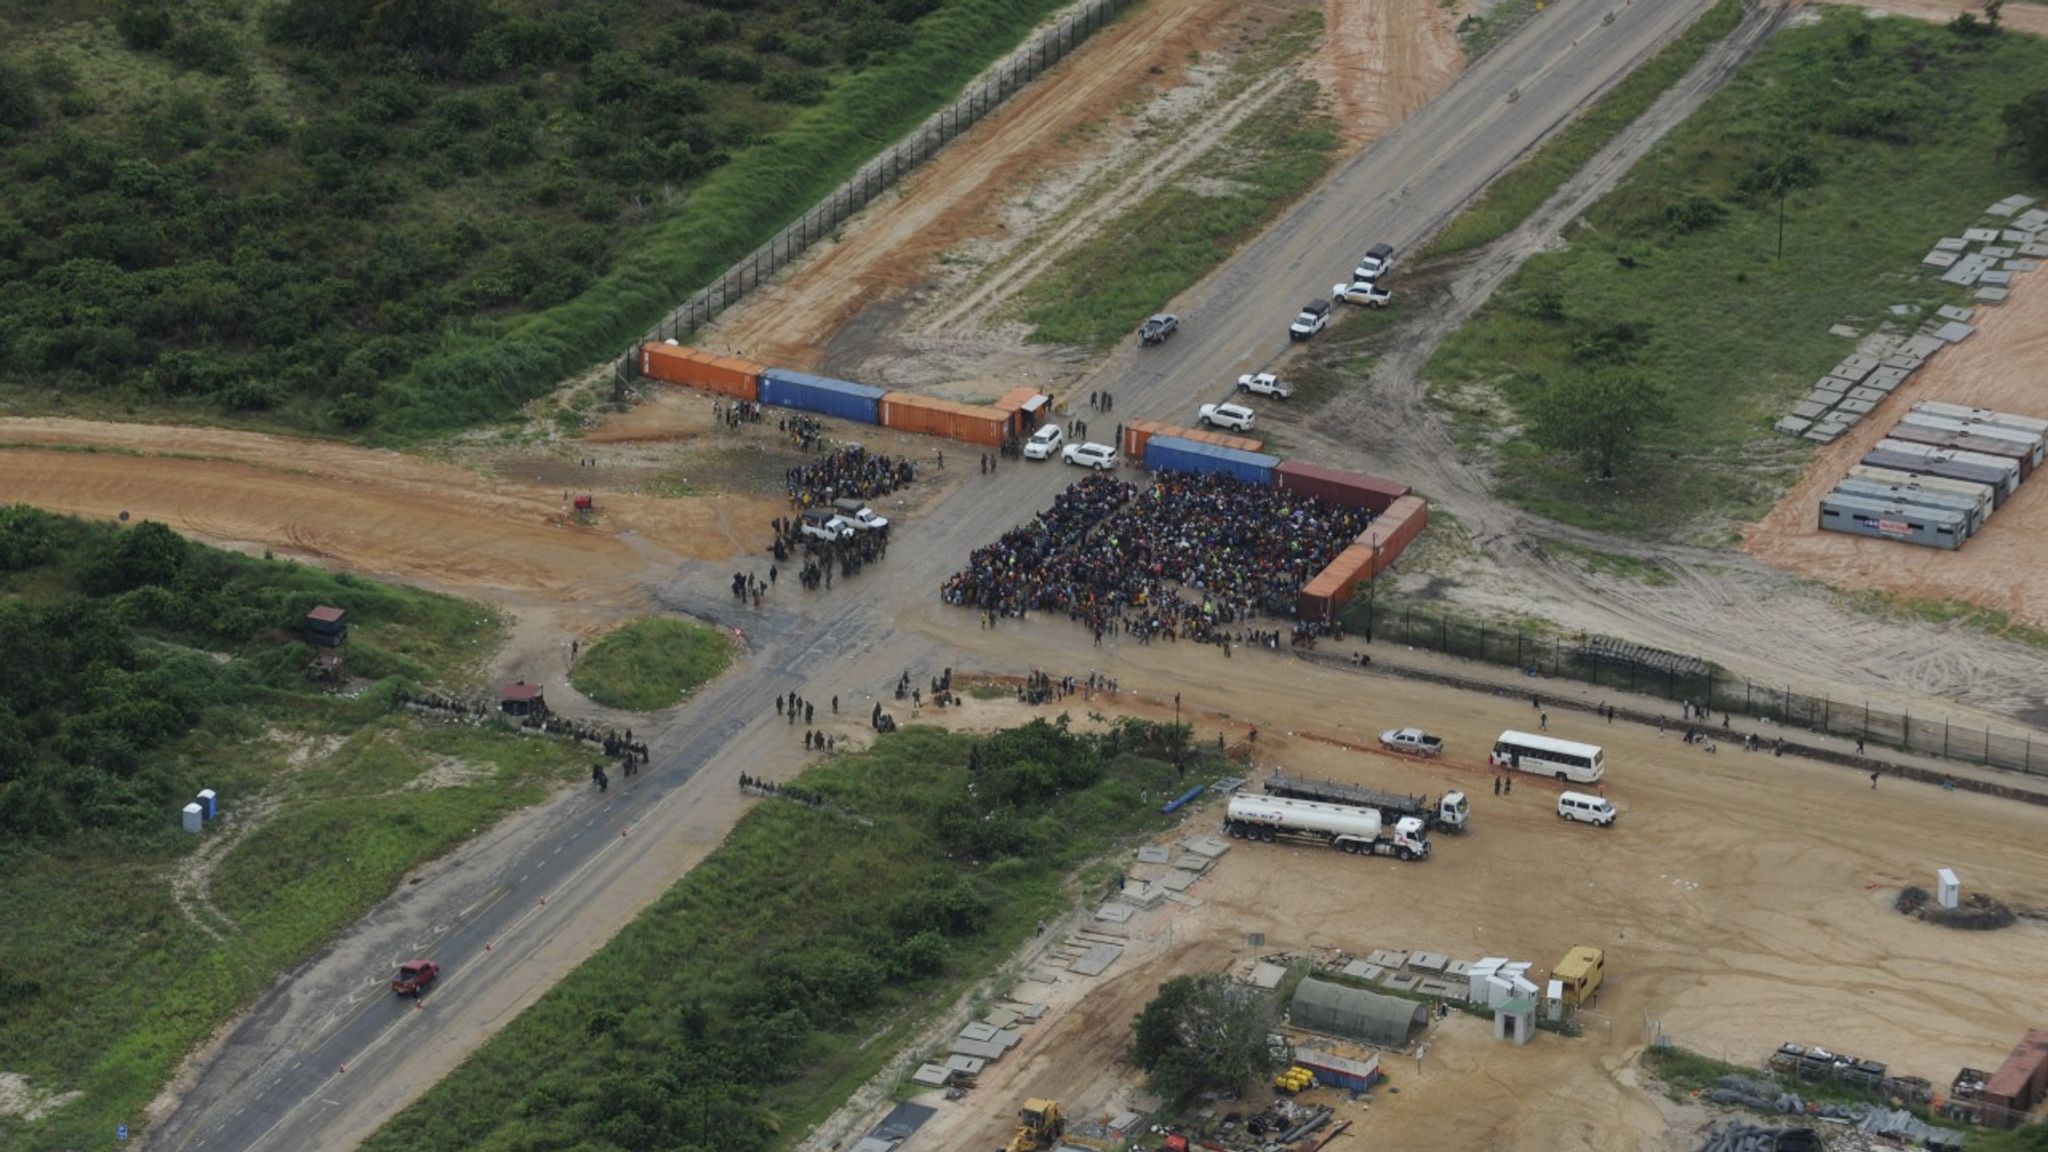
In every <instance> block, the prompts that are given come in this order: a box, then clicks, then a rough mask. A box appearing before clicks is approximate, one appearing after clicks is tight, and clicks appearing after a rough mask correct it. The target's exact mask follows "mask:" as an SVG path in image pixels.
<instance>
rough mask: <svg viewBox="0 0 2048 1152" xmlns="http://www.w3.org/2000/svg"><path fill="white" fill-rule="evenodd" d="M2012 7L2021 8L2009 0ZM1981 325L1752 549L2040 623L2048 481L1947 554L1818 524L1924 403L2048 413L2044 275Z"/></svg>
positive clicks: (1830, 457) (1778, 511) (1802, 487)
mask: <svg viewBox="0 0 2048 1152" xmlns="http://www.w3.org/2000/svg"><path fill="white" fill-rule="evenodd" d="M2014 7H2018V6H2017V5H2015V6H2014ZM1971 322H1972V323H1974V324H1975V325H1976V326H1977V334H1976V335H1974V336H1972V337H1970V338H1969V339H1968V340H1966V341H1964V342H1963V343H1961V344H1958V345H1955V346H1953V347H1949V348H1945V349H1943V350H1942V351H1941V352H1940V353H1939V354H1938V355H1936V356H1935V358H1934V359H1933V360H1932V361H1930V362H1929V363H1928V364H1927V366H1926V367H1925V368H1923V369H1921V370H1920V371H1919V372H1918V373H1916V374H1915V375H1914V377H1913V379H1912V380H1911V382H1909V383H1908V384H1907V385H1906V386H1905V387H1904V388H1901V389H1900V390H1899V391H1898V392H1897V393H1896V395H1895V396H1894V397H1893V398H1892V399H1891V400H1890V401H1888V402H1887V403H1886V404H1885V405H1884V406H1883V407H1882V408H1880V409H1878V411H1876V412H1874V413H1872V414H1871V416H1872V418H1871V419H1868V420H1865V421H1863V422H1862V423H1861V424H1859V425H1857V426H1856V427H1855V428H1853V429H1851V430H1850V432H1849V434H1848V435H1846V436H1844V437H1842V438H1841V439H1840V440H1837V441H1835V442H1834V443H1833V444H1830V445H1828V446H1827V447H1826V448H1823V449H1822V450H1821V451H1820V452H1819V453H1818V454H1817V455H1815V456H1814V458H1813V462H1812V463H1811V464H1810V465H1808V466H1807V469H1806V474H1805V475H1804V476H1803V477H1801V478H1800V481H1799V484H1798V485H1797V486H1796V487H1794V488H1793V489H1792V491H1790V492H1789V493H1787V494H1786V496H1785V498H1784V499H1783V500H1781V501H1779V502H1778V506H1777V507H1775V508H1773V509H1772V510H1771V513H1770V515H1768V516H1766V517H1765V518H1764V519H1763V520H1762V521H1761V522H1759V523H1758V524H1757V525H1756V526H1755V528H1754V529H1752V530H1751V531H1750V533H1749V536H1748V540H1747V547H1748V550H1749V552H1750V554H1751V555H1754V556H1756V557H1757V558H1758V559H1761V560H1764V561H1767V562H1769V563H1771V564H1775V565H1777V566H1778V567H1781V568H1784V569H1787V570H1788V571H1792V572H1796V573H1798V574H1800V575H1801V576H1809V577H1812V578H1813V579H1816V580H1824V581H1826V582H1828V583H1830V584H1836V585H1840V586H1843V587H1849V588H1879V589H1883V590H1884V591H1887V592H1895V593H1899V594H1901V595H1906V596H1916V597H1925V598H1928V599H1933V600H1967V601H1969V602H1970V603H1973V604H1981V605H1983V606H1985V607H1987V608H1995V609H1997V610H1999V611H2001V612H2005V613H2007V614H2009V615H2010V616H2012V617H2013V618H2014V619H2015V620H2023V621H2025V622H2027V623H2029V624H2032V625H2034V626H2036V627H2048V580H2044V579H2041V578H2040V577H2039V576H2038V574H2039V573H2040V572H2042V571H2043V570H2044V569H2048V484H2042V483H2039V482H2038V481H2030V482H2028V483H2025V484H2022V485H2020V490H2019V492H2018V494H2016V495H2014V496H2013V497H2012V498H2011V499H2010V500H2007V501H2006V502H2005V506H2004V507H2002V508H2000V509H1999V510H1998V511H1997V512H1995V513H1993V514H1992V516H1991V518H1990V519H1988V520H1986V521H1985V522H1984V527H1983V529H1982V530H1981V531H1979V532H1978V533H1977V535H1975V536H1973V537H1971V538H1970V539H1969V540H1968V541H1967V542H1965V543H1964V545H1963V547H1962V548H1961V549H1959V550H1957V551H1954V552H1944V551H1941V550H1939V549H1934V548H1916V547H1913V546H1911V545H1905V544H1895V543H1892V542H1890V541H1885V540H1866V539H1863V538H1861V537H1856V536H1846V535H1843V534H1841V533H1839V532H1823V531H1821V530H1820V529H1819V528H1818V527H1816V524H1817V523H1818V521H1819V518H1820V501H1821V498H1822V497H1824V496H1826V495H1827V494H1828V492H1829V491H1831V490H1833V488H1834V486H1835V484H1836V483H1837V482H1838V481H1840V480H1841V478H1842V477H1843V476H1845V475H1847V474H1848V472H1849V469H1850V468H1851V467H1852V466H1853V465H1854V464H1855V463H1856V462H1857V461H1858V460H1860V459H1862V458H1863V455H1864V453H1866V452H1869V451H1870V450H1871V449H1872V448H1873V447H1875V446H1876V444H1877V442H1878V441H1879V440H1881V439H1883V438H1884V436H1885V435H1886V434H1887V433H1888V432H1889V431H1890V430H1891V427H1892V425H1894V424H1896V423H1897V422H1898V420H1899V417H1901V416H1903V415H1905V413H1906V412H1907V411H1908V410H1909V409H1910V408H1911V407H1912V405H1913V404H1914V403H1915V402H1916V401H1920V400H1941V401H1945V402H1947V403H1951V404H1968V405H1970V406H1972V407H1976V408H1991V409H1996V410H1999V411H2003V412H2013V413H2017V414H2020V415H2023V416H2044V417H2048V395H2044V394H2043V393H2042V390H2041V381H2042V380H2043V379H2044V378H2048V282H2044V281H2043V279H2042V277H2041V276H2040V275H2039V274H2036V275H2033V276H2021V277H2020V278H2019V280H2018V282H2017V283H2016V284H2015V285H2014V287H2013V293H2012V296H2011V298H2010V299H2008V300H2007V301H2006V302H2005V303H2004V304H2002V305H2000V306H1998V307H1995V308H1979V309H1978V310H1977V314H1976V315H1975V316H1974V317H1972V320H1971Z"/></svg>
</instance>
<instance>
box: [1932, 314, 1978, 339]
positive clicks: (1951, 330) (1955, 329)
mask: <svg viewBox="0 0 2048 1152" xmlns="http://www.w3.org/2000/svg"><path fill="white" fill-rule="evenodd" d="M1976 331H1977V330H1976V329H1975V328H1972V327H1971V326H1970V325H1968V324H1965V323H1963V322H1962V321H1961V320H1951V321H1949V322H1948V323H1946V324H1943V325H1942V326H1941V327H1939V328H1936V329H1935V330H1934V334H1935V335H1936V336H1938V337H1940V338H1941V339H1943V340H1945V341H1947V342H1948V343H1950V344H1960V343H1962V342H1963V341H1965V340H1968V339H1969V338H1970V337H1971V336H1972V335H1973V334H1975V333H1976Z"/></svg>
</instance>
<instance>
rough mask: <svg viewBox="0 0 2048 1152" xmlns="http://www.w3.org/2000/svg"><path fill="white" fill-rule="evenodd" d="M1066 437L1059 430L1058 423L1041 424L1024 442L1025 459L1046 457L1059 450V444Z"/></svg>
mask: <svg viewBox="0 0 2048 1152" xmlns="http://www.w3.org/2000/svg"><path fill="white" fill-rule="evenodd" d="M1066 439H1067V434H1066V433H1064V432H1062V431H1060V426H1059V425H1057V424H1045V425H1041V426H1040V427H1039V429H1038V431H1036V432H1033V433H1032V434H1031V439H1029V440H1026V441H1025V442H1024V458H1025V459H1026V460H1044V459H1047V458H1048V457H1050V456H1051V455H1052V454H1053V453H1054V452H1057V451H1058V450H1059V447H1060V445H1061V444H1064V443H1065V442H1066Z"/></svg>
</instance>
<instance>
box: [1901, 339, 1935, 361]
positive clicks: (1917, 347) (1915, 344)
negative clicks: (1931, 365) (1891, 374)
mask: <svg viewBox="0 0 2048 1152" xmlns="http://www.w3.org/2000/svg"><path fill="white" fill-rule="evenodd" d="M1944 347H1946V345H1944V344H1943V343H1942V342H1941V341H1939V340H1936V339H1935V338H1934V337H1932V336H1915V337H1913V338H1912V339H1910V340H1908V341H1906V343H1905V346H1904V347H1902V348H1901V349H1899V351H1901V352H1903V353H1905V354H1906V355H1908V356H1918V357H1920V358H1921V359H1922V360H1925V359H1927V358H1928V357H1929V356H1932V355H1934V354H1935V353H1936V352H1939V351H1941V350H1942V349H1943V348H1944Z"/></svg>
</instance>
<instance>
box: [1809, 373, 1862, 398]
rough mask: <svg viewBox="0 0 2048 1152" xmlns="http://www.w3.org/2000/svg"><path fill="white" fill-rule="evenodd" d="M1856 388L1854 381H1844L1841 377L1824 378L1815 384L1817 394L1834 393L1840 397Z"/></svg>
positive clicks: (1814, 388)
mask: <svg viewBox="0 0 2048 1152" xmlns="http://www.w3.org/2000/svg"><path fill="white" fill-rule="evenodd" d="M1855 386H1856V382H1855V381H1854V380H1844V379H1842V378H1841V377H1840V376H1823V377H1821V378H1820V379H1818V380H1816V381H1814V382H1813V390H1814V391H1815V392H1833V393H1835V394H1836V395H1838V396H1839V395H1841V394H1842V393H1844V392H1847V391H1848V390H1849V389H1851V388H1854V387H1855Z"/></svg>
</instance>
